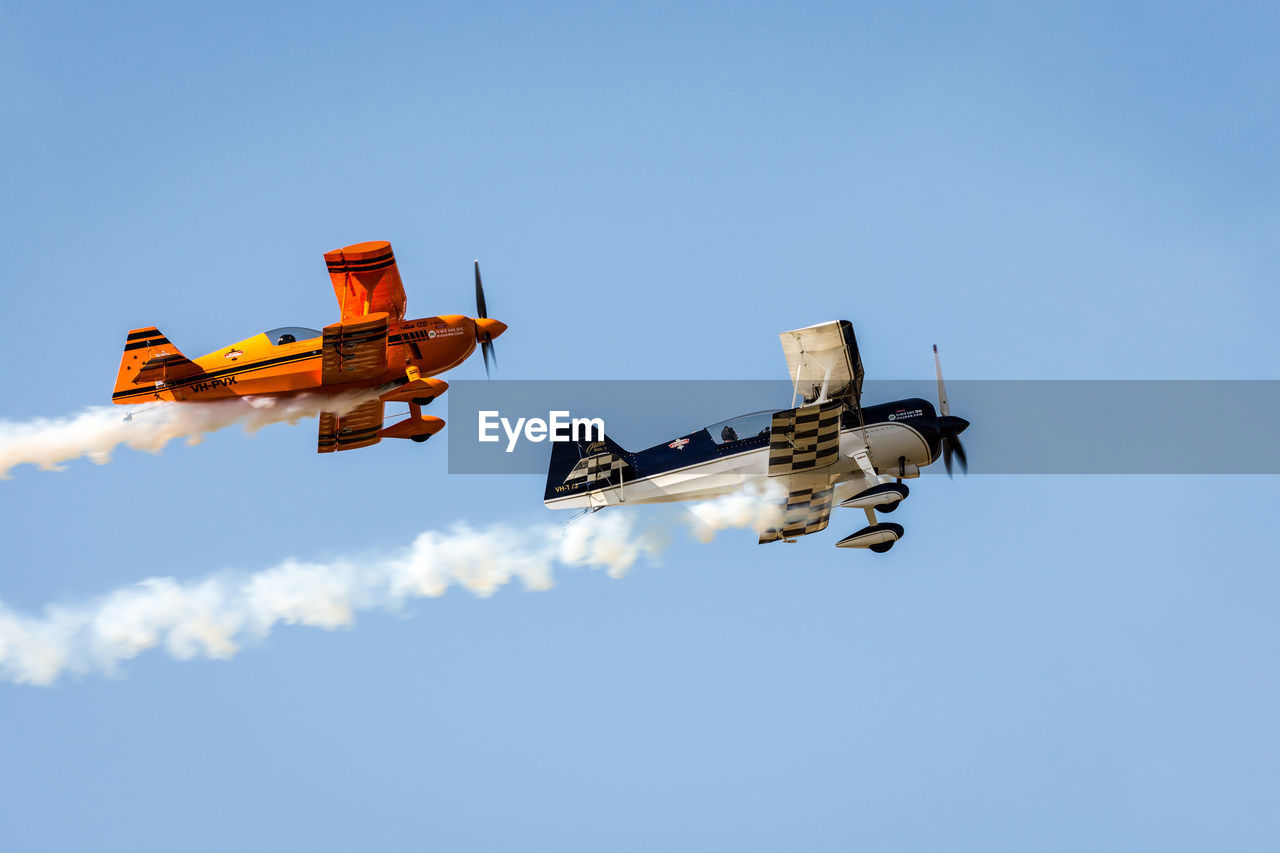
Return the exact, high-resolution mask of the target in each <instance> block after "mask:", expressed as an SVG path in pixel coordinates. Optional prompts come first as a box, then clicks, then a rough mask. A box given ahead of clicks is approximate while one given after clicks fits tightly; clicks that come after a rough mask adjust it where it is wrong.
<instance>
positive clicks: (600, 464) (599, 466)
mask: <svg viewBox="0 0 1280 853" xmlns="http://www.w3.org/2000/svg"><path fill="white" fill-rule="evenodd" d="M629 470H631V466H630V465H629V464H628V463H627V461H626V460H625V459H623V458H621V457H620V456H618V455H616V454H614V453H597V454H596V455H594V456H588V457H586V458H585V459H579V460H578V464H577V465H574V466H573V470H571V471H570V472H569V476H567V477H565V478H564V481H565V483H566V484H568V483H576V482H579V481H585V482H588V483H594V482H596V481H598V480H613V479H614V476H613V475H614V473H615V472H616V473H617V474H618V477H617V479H616V480H615V482H619V483H620V482H622V473H623V472H624V471H629Z"/></svg>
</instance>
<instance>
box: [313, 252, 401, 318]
mask: <svg viewBox="0 0 1280 853" xmlns="http://www.w3.org/2000/svg"><path fill="white" fill-rule="evenodd" d="M324 262H325V264H327V265H328V267H329V279H330V280H331V281H332V282H333V293H334V295H335V296H337V297H338V308H339V309H340V310H341V311H342V319H343V320H350V319H352V318H355V317H362V316H364V315H365V314H374V313H378V312H384V313H386V314H388V315H390V317H391V319H392V320H403V319H404V306H405V298H404V285H403V284H402V283H401V282H400V268H399V267H398V266H397V265H396V256H395V254H394V253H393V252H392V251H391V244H390V243H388V242H387V241H386V240H375V241H373V242H370V243H356V244H354V245H351V246H347V247H346V248H344V249H335V250H333V251H332V252H325V254H324Z"/></svg>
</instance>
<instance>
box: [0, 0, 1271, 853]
mask: <svg viewBox="0 0 1280 853" xmlns="http://www.w3.org/2000/svg"><path fill="white" fill-rule="evenodd" d="M1068 5H1069V7H1070V8H1061V7H1062V4H1054V5H1053V6H1044V7H1041V8H1038V9H1036V8H1032V7H1031V6H1030V5H1028V4H992V5H983V4H969V5H967V6H966V7H965V8H964V9H955V8H950V7H940V6H933V5H903V4H895V5H893V6H892V8H890V7H888V6H883V5H882V6H878V7H875V8H870V7H861V6H856V5H853V4H838V5H812V4H809V5H803V4H786V5H785V6H783V5H780V4H770V5H764V4H737V3H734V4H643V5H640V4H635V5H623V4H583V5H579V6H569V5H561V4H518V5H517V4H509V5H508V4H499V5H493V4H484V3H457V4H448V5H423V6H417V5H406V6H400V5H396V4H388V5H367V4H361V5H360V6H355V5H352V6H339V5H322V4H299V5H292V6H291V5H284V4H274V5H273V6H272V7H271V8H270V9H263V8H262V6H261V4H245V5H236V4H227V3H224V4H214V5H206V6H204V7H202V8H196V7H194V6H186V5H185V4H177V5H173V4H155V5H144V4H127V5H112V6H106V5H100V4H79V5H78V4H39V3H21V4H15V3H10V2H3V3H0V97H2V98H3V100H2V102H0V105H2V107H3V109H2V111H0V115H3V119H2V120H3V129H4V133H3V134H0V152H3V157H4V163H5V168H4V169H3V178H0V182H2V183H0V227H2V228H3V233H4V234H5V236H6V252H5V257H6V266H7V269H6V280H7V282H8V284H7V286H6V288H5V291H4V292H5V296H6V303H7V311H6V312H5V334H4V335H3V336H0V355H3V364H4V368H3V369H2V370H0V390H2V391H3V393H2V394H0V400H3V402H2V403H0V417H2V418H5V419H10V420H14V419H23V418H28V417H33V416H37V415H58V414H63V413H68V412H72V411H76V410H79V409H80V408H82V407H84V406H87V405H91V404H96V403H101V402H105V401H106V400H107V399H108V395H109V393H110V388H111V380H112V377H113V376H114V374H115V370H116V365H117V363H118V357H119V352H120V346H121V342H122V339H123V335H124V333H125V331H126V330H128V329H130V328H135V327H139V326H145V325H150V324H154V325H157V326H159V327H160V328H161V329H162V330H164V331H165V332H166V333H167V334H168V335H169V336H170V337H171V338H172V339H173V340H174V341H175V342H176V343H177V344H178V345H179V346H181V347H182V348H183V349H184V350H185V351H187V352H189V353H197V352H204V351H206V350H209V349H212V348H213V347H216V346H219V345H221V344H224V343H227V342H229V341H232V340H236V339H239V338H242V337H244V336H246V335H248V334H251V333H254V332H257V331H260V330H262V329H266V328H270V327H273V326H279V325H286V324H301V325H308V326H312V327H319V326H322V325H324V324H326V323H329V322H332V321H333V319H334V318H335V316H336V309H335V306H334V304H333V296H332V293H331V291H330V288H329V283H328V280H327V277H326V275H325V272H324V266H323V262H322V259H321V257H320V255H321V253H322V252H324V251H325V250H328V249H332V248H335V247H338V246H341V245H345V244H348V243H351V242H355V241H359V240H370V239H389V240H391V241H392V243H393V245H394V246H395V248H396V252H397V255H398V256H399V258H400V262H401V270H402V272H403V275H404V280H405V286H406V289H407V291H408V293H409V309H410V313H411V314H414V315H428V314H438V313H449V312H464V311H469V310H470V309H471V307H472V297H471V293H470V287H471V286H470V262H471V259H472V258H474V257H479V258H481V260H482V263H483V265H484V270H485V276H486V285H487V289H488V296H489V305H490V309H491V311H492V313H493V314H494V315H495V316H498V317H500V318H501V319H503V320H504V321H506V322H508V323H509V324H510V325H511V330H510V331H509V332H508V333H507V334H506V335H505V336H504V337H503V338H502V339H501V340H500V341H499V342H498V343H499V356H500V359H501V361H500V364H501V374H502V376H503V377H504V378H555V377H582V378H609V377H622V378H714V377H723V378H749V379H755V378H773V377H780V376H782V375H783V371H784V369H785V368H784V364H783V360H782V355H781V351H780V348H779V346H778V343H777V338H776V333H777V332H778V331H781V330H783V329H788V328H794V327H797V326H801V325H806V324H809V323H814V322H819V321H822V320H827V319H835V318H839V317H847V318H849V319H850V320H852V321H853V322H854V324H855V326H856V327H857V330H858V337H859V341H860V343H861V345H862V351H863V357H864V360H865V363H866V367H867V370H868V372H869V374H871V375H873V376H877V377H882V378H911V377H924V376H928V375H929V372H930V370H931V361H930V354H929V345H930V344H932V343H934V342H937V343H939V344H940V345H941V346H942V348H943V352H944V354H945V357H946V362H947V367H948V371H949V374H950V375H953V376H956V377H967V378H983V379H987V378H1277V376H1276V368H1275V365H1276V364H1277V356H1278V355H1280V351H1278V350H1280V347H1278V346H1277V343H1276V337H1275V335H1274V317H1275V315H1276V309H1277V308H1278V307H1280V306H1278V304H1277V303H1278V299H1277V296H1276V289H1275V283H1276V272H1277V269H1278V267H1280V264H1278V261H1280V258H1278V253H1280V240H1278V239H1277V237H1278V236H1280V235H1278V234H1277V225H1278V223H1280V220H1278V218H1277V214H1278V213H1280V203H1278V201H1277V199H1278V194H1277V190H1280V176H1278V175H1277V171H1276V154H1275V152H1276V151H1277V150H1280V116H1278V115H1277V109H1278V108H1277V104H1278V103H1280V98H1277V92H1276V81H1277V80H1278V79H1280V56H1278V55H1277V53H1276V51H1275V45H1276V44H1277V43H1278V42H1280V15H1278V14H1277V12H1276V11H1275V9H1274V7H1273V6H1272V5H1271V4H1264V3H1257V4H1247V3H1246V4H1229V5H1225V6H1224V5H1222V4H1208V3H1206V4H1200V5H1196V4H1167V3H1152V4H1137V5H1125V6H1121V7H1117V5H1116V4H1113V3H1101V4H1068ZM457 375H458V376H464V377H472V378H474V377H476V376H478V375H481V367H480V365H479V362H478V361H474V362H470V363H468V364H467V365H465V366H464V367H463V368H461V369H460V370H459V371H458V372H457ZM769 402H772V401H769ZM952 404H953V406H954V407H955V408H956V410H957V411H959V412H962V413H963V412H964V401H963V400H959V399H953V400H952ZM735 413H736V412H730V411H726V412H724V413H723V414H724V415H725V416H728V415H731V414H735ZM990 416H998V413H990ZM1221 422H1222V419H1221V418H1220V417H1219V416H1218V414H1217V413H1212V412H1210V413H1206V442H1213V441H1214V437H1215V432H1214V429H1215V427H1216V426H1217V425H1218V424H1220V423H1221ZM689 426H690V427H692V426H696V424H689ZM980 428H981V426H980V423H979V424H978V425H977V426H975V429H980ZM447 435H448V430H446V432H445V433H444V436H445V437H446V440H447ZM662 437H663V436H653V441H657V440H658V439H660V438H662ZM314 440H315V439H314V426H313V425H311V424H305V425H301V426H298V427H288V426H278V427H272V428H269V429H267V430H265V431H263V432H261V433H259V434H258V435H255V436H252V437H249V436H246V435H244V434H243V433H241V432H239V431H238V430H232V431H228V432H224V433H220V434H217V435H214V436H212V437H210V438H209V439H207V440H206V441H205V442H204V443H203V444H201V445H199V446H197V447H186V446H182V445H175V446H172V447H170V448H168V449H167V450H166V451H165V452H164V453H163V454H162V455H160V456H150V455H147V454H142V453H136V452H132V451H127V450H125V451H121V452H120V453H119V455H118V457H117V459H116V461H115V462H114V463H112V464H111V465H109V466H106V467H97V466H93V465H91V464H89V463H87V462H83V461H82V462H75V463H72V464H70V465H69V466H68V467H67V469H66V470H65V471H63V472H61V473H57V474H49V473H43V472H39V471H36V470H35V469H32V468H20V469H17V470H16V471H15V472H14V473H15V478H14V479H13V480H11V481H8V482H0V507H3V513H0V534H2V535H3V541H4V545H3V550H2V551H0V553H2V554H3V560H2V563H3V569H2V570H0V599H2V600H3V601H5V602H6V603H7V604H8V605H9V606H12V607H16V608H20V609H23V610H26V611H34V612H39V611H40V609H41V608H42V607H43V606H44V605H45V604H46V603H49V602H56V601H74V600H81V599H85V598H90V597H92V596H94V595H96V594H99V593H102V592H105V591H107V590H109V589H112V588H115V587H117V586H120V585H122V584H128V583H132V582H135V581H137V580H140V579H142V578H144V577H147V576H150V575H157V574H162V575H172V576H174V577H178V578H195V577H200V576H203V575H207V574H209V573H212V572H216V571H219V570H222V569H228V568H233V569H242V570H246V571H251V570H254V569H258V568H262V567H265V566H268V565H272V564H275V563H277V562H278V561H280V560H282V559H284V558H286V557H290V556H296V557H300V558H310V559H323V558H326V557H328V556H332V555H334V554H338V553H347V554H349V553H353V552H360V551H364V550H370V549H373V550H380V549H393V548H395V547H398V546H400V545H403V544H407V543H408V542H409V541H410V540H411V539H412V538H413V536H414V535H416V534H417V533H418V532H420V531H422V530H425V529H431V528H439V527H445V526H447V525H448V524H450V523H452V522H455V521H458V520H471V521H477V522H482V521H485V520H490V519H493V520H510V521H514V522H525V521H531V522H532V521H546V520H547V518H548V516H549V515H550V513H548V512H547V511H546V510H544V509H543V508H542V506H541V502H540V498H541V494H542V481H541V479H540V478H537V477H507V478H502V477H449V476H447V475H446V474H445V470H444V469H445V461H446V459H445V457H446V446H445V444H444V442H443V441H439V442H434V441H433V442H430V443H428V444H426V445H422V446H419V445H416V444H412V443H409V442H387V443H384V444H382V445H380V446H378V447H376V448H373V449H371V450H367V451H361V452H355V453H348V454H338V455H335V456H333V457H318V456H316V454H315V453H314ZM1202 450H1203V448H1194V447H1192V448H1186V451H1185V452H1187V453H1197V452H1202ZM1229 452H1234V453H1249V452H1250V448H1247V447H1242V448H1231V449H1230V451H1229ZM351 494H361V495H363V494H368V495H373V496H376V499H374V500H369V501H353V502H347V501H345V500H344V497H345V496H347V495H351ZM1278 498H1280V482H1277V480H1276V479H1275V478H1228V477H1218V478H1212V477H1200V478H1194V477H1145V478H1144V477H1032V476H1021V477H993V476H983V477H971V478H968V479H959V478H958V479H956V480H954V481H950V482H948V481H946V480H944V479H942V478H929V479H927V480H922V481H921V482H920V485H919V487H918V488H916V489H915V490H914V491H913V493H912V497H911V498H910V500H909V501H908V503H907V504H904V506H903V508H902V509H900V510H899V512H898V514H897V515H895V517H894V520H895V521H899V522H901V523H903V524H904V525H905V526H906V528H907V531H908V533H907V538H906V539H904V540H903V542H902V543H901V545H900V546H899V547H898V548H896V549H895V550H894V551H893V552H892V554H890V555H888V558H887V559H886V558H876V557H874V556H872V555H869V554H864V553H848V552H845V551H839V550H837V549H835V548H833V547H832V544H833V543H834V542H835V541H836V540H837V539H838V538H839V537H840V536H843V535H844V534H846V533H848V532H851V530H852V529H853V528H854V527H856V526H860V525H861V523H862V521H861V519H860V518H853V517H851V516H840V515H837V516H836V518H835V520H834V521H833V524H832V527H831V528H830V529H829V530H828V531H826V532H825V533H823V534H821V535H819V536H815V537H812V538H810V539H809V540H806V541H803V542H802V543H800V544H797V545H793V546H772V547H757V546H756V545H755V544H754V543H753V541H752V537H751V536H749V535H745V534H740V535H732V534H725V535H722V536H721V537H720V538H719V539H718V540H717V541H716V542H715V543H714V544H712V545H709V546H708V545H698V544H694V543H691V542H683V541H677V543H676V544H675V545H673V547H672V548H671V550H670V551H668V552H667V554H666V556H665V557H664V558H663V561H662V563H661V564H660V565H656V566H652V565H648V566H640V567H638V568H637V569H636V570H635V571H633V572H632V573H631V574H630V575H629V576H628V577H626V578H625V579H622V580H616V581H615V580H611V579H609V578H607V577H606V576H604V575H603V574H599V573H586V572H579V573H573V572H568V573H562V574H560V576H559V577H558V584H557V586H556V588H555V589H553V590H551V591H549V592H542V593H530V592H523V591H521V590H519V589H518V588H509V589H506V590H505V591H503V592H502V593H500V594H499V595H497V596H495V597H494V598H492V599H489V600H479V599H475V598H472V597H470V596H469V595H468V594H466V593H463V592H459V591H456V590H455V591H453V592H451V593H450V594H448V595H446V596H445V597H443V598H441V599H436V600H430V601H419V602H415V603H413V604H412V605H411V606H410V607H408V608H406V610H405V612H404V613H403V614H400V615H387V614H382V613H370V614H364V615H362V616H361V618H360V619H359V622H358V623H357V625H356V627H355V628H354V629H353V630H350V631H336V632H323V631H317V630H311V629H305V628H293V629H289V628H286V629H282V630H280V631H278V632H276V633H275V634H274V635H273V636H271V637H270V638H269V639H267V640H266V641H265V642H263V643H261V644H259V645H256V646H254V647H252V648H250V649H248V650H247V651H245V652H244V653H242V654H241V655H240V656H239V657H237V658H236V659H235V660H233V661H231V662H207V661H201V662H191V663H178V662H175V661H173V660H170V659H169V658H168V657H167V656H165V655H163V654H161V653H158V652H152V653H148V654H146V655H143V656H142V657H139V658H138V659H137V660H135V661H133V662H131V663H130V664H128V665H127V666H126V667H125V668H124V670H123V672H122V674H121V676H120V677H119V678H116V679H104V678H100V677H96V676H95V677H88V678H84V679H80V680H70V681H66V682H63V683H62V684H60V685H59V686H57V687H54V688H52V689H43V688H34V687H15V686H9V685H0V835H2V836H3V846H4V847H5V848H6V849H12V850H23V851H27V850H69V849H79V850H84V849H94V850H129V851H139V850H174V849H181V850H226V849H229V848H248V849H277V850H278V849H303V850H306V849H320V850H339V849H370V848H383V849H385V848H395V849H403V848H428V849H442V850H530V849H541V850H592V851H595V850H636V851H650V850H654V849H725V850H779V849H804V850H849V849H855V848H860V849H870V850H921V851H936V850H957V849H973V850H984V851H992V850H1011V851H1022V850H1027V849H1036V850H1062V851H1078V850H1081V849H1109V850H1159V851H1176V850H1228V849H1230V850H1258V851H1263V850H1274V849H1276V848H1277V846H1278V845H1280V812H1277V810H1276V809H1275V807H1274V806H1275V803H1274V801H1275V798H1276V791H1277V787H1278V785H1280V735H1278V734H1277V730H1276V726H1275V720H1276V719H1277V718H1280V676H1278V675H1277V668H1276V665H1275V661H1276V655H1277V652H1278V651H1280V627H1278V626H1277V622H1276V618H1275V613H1276V610H1277V604H1278V603H1280V602H1278V597H1280V596H1278V593H1280V581H1278V580H1277V577H1276V573H1275V556H1274V555H1275V551H1276V544H1277V534H1276V527H1275V524H1274V520H1273V515H1274V510H1275V507H1276V505H1277V499H1278ZM556 518H557V520H559V518H560V517H556Z"/></svg>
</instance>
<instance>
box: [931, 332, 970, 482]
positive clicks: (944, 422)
mask: <svg viewBox="0 0 1280 853" xmlns="http://www.w3.org/2000/svg"><path fill="white" fill-rule="evenodd" d="M933 366H934V368H935V369H936V370H937V373H938V414H939V416H940V417H939V418H938V429H939V430H940V431H941V432H942V467H943V468H945V469H946V470H947V476H948V477H950V476H951V456H952V454H953V453H954V454H955V458H956V459H959V460H960V470H961V471H963V472H965V473H966V474H967V473H968V472H969V459H968V457H967V456H965V452H964V445H963V444H961V443H960V433H962V432H964V431H965V429H967V428H968V426H969V422H968V421H966V420H965V419H964V418H957V417H952V415H951V403H950V402H949V401H948V400H947V386H946V384H945V383H944V382H943V381H942V362H941V361H940V360H939V359H938V345H937V344H934V345H933Z"/></svg>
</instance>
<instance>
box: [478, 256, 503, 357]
mask: <svg viewBox="0 0 1280 853" xmlns="http://www.w3.org/2000/svg"><path fill="white" fill-rule="evenodd" d="M488 316H489V309H488V308H487V307H486V306H485V303H484V285H483V284H482V283H481V282H480V262H479V261H476V317H477V318H478V319H486V318H488ZM489 325H491V324H489V323H483V324H482V323H477V324H476V340H477V341H479V342H480V354H481V355H482V356H483V357H484V375H485V376H488V375H489V357H490V356H493V366H494V367H497V366H498V353H497V350H495V349H494V348H493V339H494V337H495V335H494V334H493V333H492V332H491V331H490V330H489V329H487V328H485V327H486V326H489ZM503 328H506V327H505V326H504V327H503ZM498 334H502V333H501V332H498Z"/></svg>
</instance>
